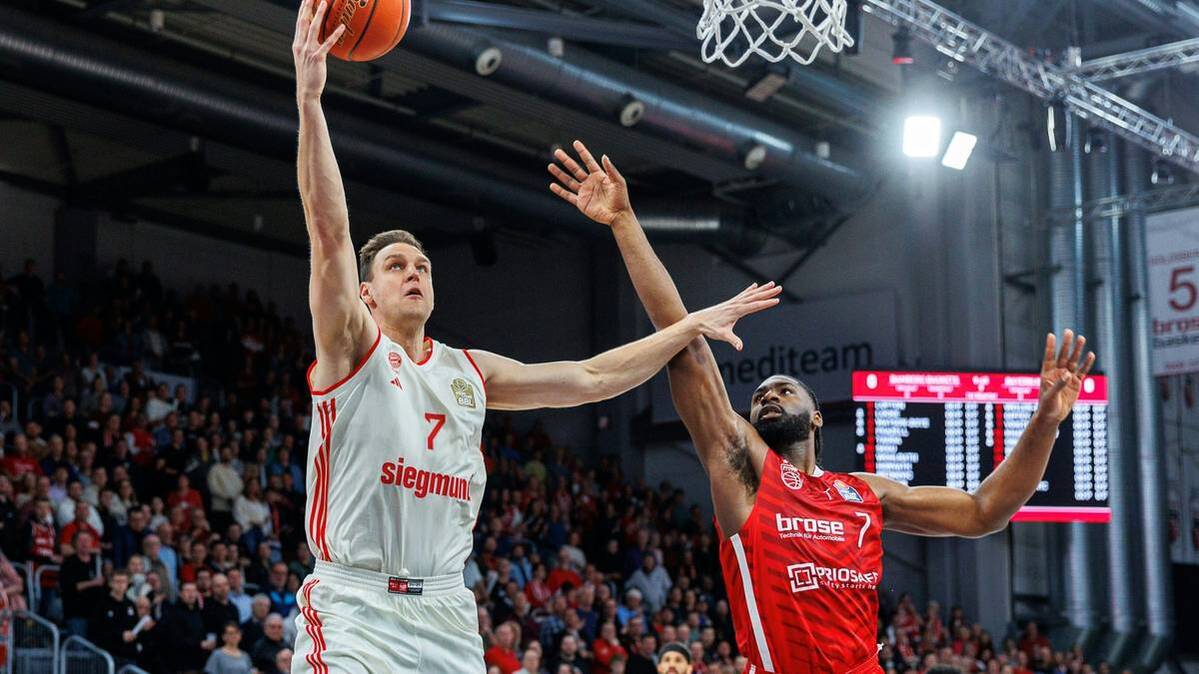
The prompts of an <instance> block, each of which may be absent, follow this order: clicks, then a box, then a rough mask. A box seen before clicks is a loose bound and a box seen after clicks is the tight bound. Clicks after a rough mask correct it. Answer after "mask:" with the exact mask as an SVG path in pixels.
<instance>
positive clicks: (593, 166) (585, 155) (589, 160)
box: [575, 140, 603, 173]
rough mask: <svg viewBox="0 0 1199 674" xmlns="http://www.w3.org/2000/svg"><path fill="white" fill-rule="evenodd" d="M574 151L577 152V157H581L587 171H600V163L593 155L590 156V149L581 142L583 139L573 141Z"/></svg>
mask: <svg viewBox="0 0 1199 674" xmlns="http://www.w3.org/2000/svg"><path fill="white" fill-rule="evenodd" d="M575 152H578V153H579V157H581V158H582V159H583V165H584V166H586V167H587V171H588V172H589V173H597V172H599V171H602V170H603V169H601V168H600V165H599V164H598V163H597V162H596V161H595V157H592V156H591V151H590V150H588V149H587V146H586V145H584V144H583V141H581V140H576V141H575Z"/></svg>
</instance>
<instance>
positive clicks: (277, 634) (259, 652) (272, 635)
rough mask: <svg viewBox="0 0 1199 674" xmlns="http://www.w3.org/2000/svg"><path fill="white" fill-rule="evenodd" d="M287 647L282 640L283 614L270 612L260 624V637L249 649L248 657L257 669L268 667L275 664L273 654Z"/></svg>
mask: <svg viewBox="0 0 1199 674" xmlns="http://www.w3.org/2000/svg"><path fill="white" fill-rule="evenodd" d="M284 648H287V644H286V643H284V641H283V616H281V615H279V614H278V613H272V614H270V615H268V616H267V617H266V620H264V621H263V624H262V637H261V638H260V639H259V640H258V643H256V644H254V647H253V648H252V649H251V650H250V658H251V659H252V660H253V661H254V666H255V667H257V668H258V669H262V670H266V669H270V668H271V667H273V666H274V664H275V656H276V655H278V654H279V651H281V650H283V649H284Z"/></svg>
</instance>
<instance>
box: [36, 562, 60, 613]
mask: <svg viewBox="0 0 1199 674" xmlns="http://www.w3.org/2000/svg"><path fill="white" fill-rule="evenodd" d="M58 571H59V567H58V565H57V564H45V565H43V566H39V567H38V569H37V571H34V572H33V583H32V587H31V588H30V589H31V592H30V596H29V601H30V604H29V608H31V609H33V610H34V611H37V612H39V613H45V614H46V615H50V616H53V615H54V613H53V612H51V611H49V610H47V607H45V606H42V589H43V588H42V576H43V575H45V574H46V573H50V572H53V573H54V574H57V573H58Z"/></svg>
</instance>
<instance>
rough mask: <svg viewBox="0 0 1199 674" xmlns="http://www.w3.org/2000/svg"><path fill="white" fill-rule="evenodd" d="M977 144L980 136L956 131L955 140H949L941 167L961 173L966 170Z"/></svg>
mask: <svg viewBox="0 0 1199 674" xmlns="http://www.w3.org/2000/svg"><path fill="white" fill-rule="evenodd" d="M977 143H978V136H976V135H974V134H972V133H966V132H965V131H955V132H954V134H953V138H951V139H950V140H949V147H948V148H947V149H946V150H945V156H944V157H941V165H942V166H948V167H949V168H951V169H957V170H959V171H961V170H962V169H964V168H966V163H967V162H969V161H970V153H972V152H974V146H975V145H976V144H977Z"/></svg>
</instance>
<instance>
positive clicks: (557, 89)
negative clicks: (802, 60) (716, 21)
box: [403, 26, 872, 203]
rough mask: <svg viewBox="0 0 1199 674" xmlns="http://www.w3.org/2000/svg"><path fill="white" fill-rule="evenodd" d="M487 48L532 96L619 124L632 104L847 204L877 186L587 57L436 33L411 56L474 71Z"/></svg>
mask: <svg viewBox="0 0 1199 674" xmlns="http://www.w3.org/2000/svg"><path fill="white" fill-rule="evenodd" d="M484 45H487V46H489V47H494V48H497V49H499V51H500V52H501V53H502V54H503V56H502V59H501V61H500V64H499V67H498V68H497V69H495V71H494V72H493V73H492V74H491V75H490V76H489V77H490V78H491V79H494V80H496V81H498V82H501V83H504V84H507V85H509V86H513V87H519V88H520V89H521V90H523V91H526V92H533V93H535V94H537V95H538V96H541V97H544V98H547V99H550V100H554V101H557V102H558V103H560V104H563V105H568V106H574V107H576V108H577V109H580V110H587V111H591V112H593V114H597V115H600V116H608V117H610V118H611V119H614V120H617V119H620V118H621V113H622V111H625V110H626V109H627V108H628V106H629V105H630V104H631V103H632V102H639V103H641V104H642V105H643V106H644V109H643V110H639V117H638V119H637V121H636V122H635V128H636V129H637V130H639V131H643V132H646V133H653V134H655V135H658V136H660V137H663V138H666V139H670V140H673V141H675V142H681V143H684V144H686V145H689V146H692V147H696V148H700V149H703V150H706V151H707V152H709V153H710V154H713V155H715V156H719V157H721V158H722V159H724V160H726V161H729V162H733V163H736V164H738V165H742V166H748V165H749V163H750V160H752V163H753V165H754V167H755V168H754V169H753V170H755V171H756V172H757V173H758V175H760V176H762V177H765V178H770V179H774V180H777V181H778V182H780V183H783V184H785V185H787V186H789V187H794V188H798V189H802V190H804V191H809V192H816V193H820V194H823V195H826V196H827V197H829V198H830V199H833V200H835V201H839V202H842V203H850V202H853V201H854V200H856V199H858V198H860V197H861V196H863V195H864V194H865V193H866V191H867V190H868V189H869V188H870V186H871V184H872V180H871V179H870V177H869V175H868V172H867V171H865V170H864V169H863V168H860V167H861V166H863V165H864V163H863V162H862V161H860V160H858V159H856V158H854V159H852V160H851V161H847V162H844V163H841V162H838V161H832V160H831V159H826V158H822V157H820V156H818V155H817V154H816V152H815V145H816V141H814V140H813V139H811V138H807V137H805V136H802V135H800V134H797V133H795V132H794V131H792V130H791V129H789V128H787V127H785V126H783V125H781V124H777V123H774V122H771V121H769V120H766V119H763V118H760V117H757V116H755V115H752V114H750V113H747V112H745V111H743V110H741V109H739V108H736V107H734V106H731V105H727V104H725V103H721V102H719V101H715V100H713V99H711V98H709V97H706V96H702V95H700V94H697V93H695V92H694V91H691V90H689V89H686V88H684V87H682V86H678V85H674V84H670V83H667V82H663V81H661V80H659V79H657V78H654V77H651V76H648V75H646V74H644V73H642V72H639V71H637V70H634V69H632V68H628V67H626V66H623V65H621V64H618V63H615V62H613V61H609V60H607V59H603V58H601V57H598V56H595V55H594V54H590V53H587V52H585V51H583V50H572V51H571V52H570V53H569V54H567V55H566V56H565V57H563V58H557V57H555V56H553V55H551V54H549V53H548V52H547V51H546V50H545V49H543V48H539V47H534V46H528V45H524V44H520V43H517V42H515V41H512V40H505V39H501V38H498V37H495V36H492V35H489V34H486V33H480V32H477V31H472V30H465V29H457V28H455V29H450V28H445V27H438V26H428V27H425V28H421V29H419V30H415V31H412V32H410V33H409V34H408V35H407V36H406V37H405V38H404V44H403V46H404V48H406V49H410V50H412V51H415V52H418V53H421V54H424V55H425V56H429V57H432V58H436V59H438V60H441V61H444V62H446V63H454V64H458V65H459V66H460V67H464V68H467V67H473V64H474V63H475V61H476V59H477V57H478V54H479V53H480V49H481V48H483V46H484Z"/></svg>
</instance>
